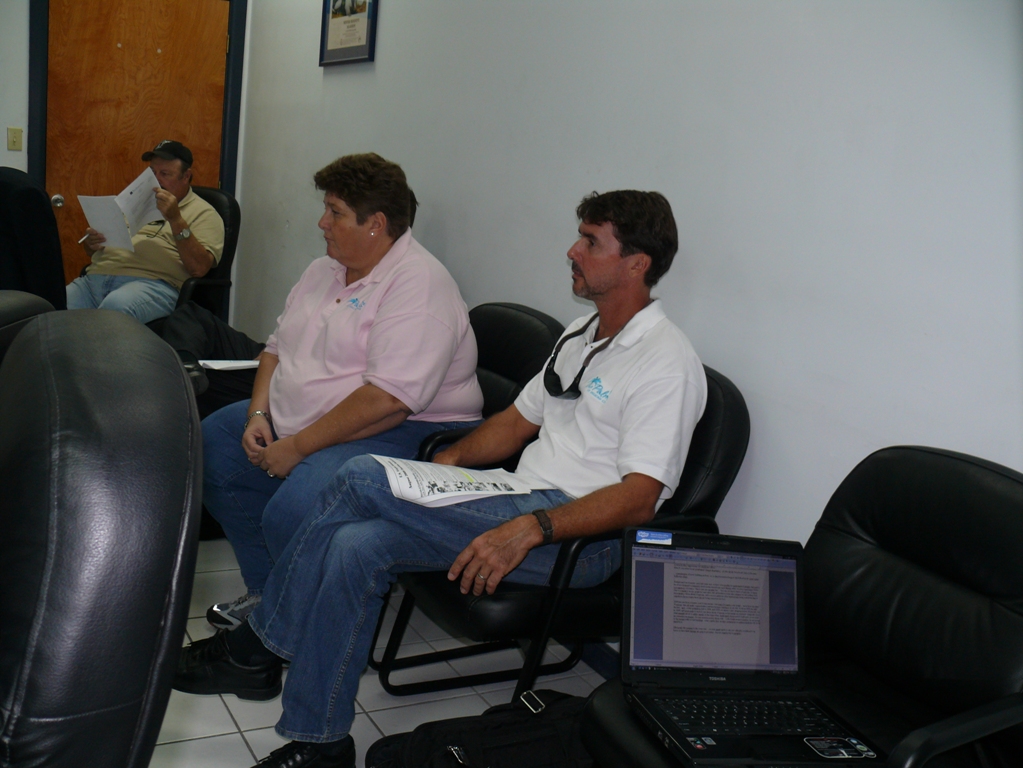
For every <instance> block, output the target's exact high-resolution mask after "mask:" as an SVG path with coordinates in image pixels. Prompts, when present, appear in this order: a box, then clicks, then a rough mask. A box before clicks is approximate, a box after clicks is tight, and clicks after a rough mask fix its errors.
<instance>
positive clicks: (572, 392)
mask: <svg viewBox="0 0 1023 768" xmlns="http://www.w3.org/2000/svg"><path fill="white" fill-rule="evenodd" d="M597 317H598V316H597V315H594V316H593V317H591V318H590V319H589V320H587V321H586V325H584V326H583V327H582V328H580V329H579V330H578V331H574V332H572V333H570V334H568V336H562V337H561V341H559V342H558V345H557V346H556V347H555V348H554V354H552V355H551V359H550V362H549V363H547V368H546V369H544V372H543V387H544V389H546V390H547V394H548V395H550V396H551V397H557V398H561V399H564V400H575V399H576V398H577V397H579V395H581V394H582V392H580V391H579V382H580V381H582V378H583V371H585V370H586V366H587V365H589V364H590V360H592V359H593V356H594V355H595V354H597V353H598V352H602V351H603V350H605V349H607V345H608V344H610V343H611V340H612V339H614V336H610V337H608V338H607V339H605V340H604V343H603V344H601V345H600V346H599V347H594V348H593V349H592V350H590V354H588V355H587V356H586V359H585V360H583V367H582V368H580V369H579V373H577V374H576V375H575V378H574V379H572V383H571V384H570V385H569V387H568V389H563V388H562V386H561V377H560V376H558V372H557V371H555V370H554V363H555V361H556V360H557V359H558V352H560V351H561V348H562V347H563V346H565V342H566V341H568V340H569V339H574V338H575V337H576V336H582V335H583V333H585V331H586V329H587V328H589V327H590V324H591V323H592V322H593V321H594V320H596V319H597ZM617 335H618V334H617V333H616V334H615V336H617Z"/></svg>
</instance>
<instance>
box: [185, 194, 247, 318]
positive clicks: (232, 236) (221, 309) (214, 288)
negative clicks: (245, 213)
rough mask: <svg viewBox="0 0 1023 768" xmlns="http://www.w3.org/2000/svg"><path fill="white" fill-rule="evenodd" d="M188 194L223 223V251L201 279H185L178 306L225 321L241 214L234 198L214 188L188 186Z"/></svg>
mask: <svg viewBox="0 0 1023 768" xmlns="http://www.w3.org/2000/svg"><path fill="white" fill-rule="evenodd" d="M192 191H193V192H195V194H197V195H198V196H199V197H201V198H202V199H203V200H205V201H206V202H207V203H209V204H210V205H212V206H213V207H214V209H216V211H217V213H219V214H220V218H222V219H223V220H224V252H223V253H222V254H221V256H220V261H219V262H218V263H217V265H216V266H215V267H213V269H211V270H210V271H209V272H207V273H206V274H205V275H204V276H203V277H201V278H192V279H191V280H186V281H185V285H182V286H181V293H182V298H181V299H180V300H179V301H178V304H179V305H180V304H183V303H185V302H186V301H189V300H191V301H194V302H196V303H197V304H199V305H200V306H203V307H205V308H206V309H208V310H209V311H210V312H212V313H213V314H215V315H216V316H217V317H219V318H220V319H221V320H225V321H226V320H227V309H228V303H229V301H230V294H231V265H232V264H234V252H235V250H237V248H238V233H239V231H240V230H241V223H242V211H241V208H240V207H239V205H238V201H237V200H235V199H234V195H232V194H231V193H230V192H225V191H224V190H222V189H217V188H216V187H195V186H193V187H192Z"/></svg>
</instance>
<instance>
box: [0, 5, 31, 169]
mask: <svg viewBox="0 0 1023 768" xmlns="http://www.w3.org/2000/svg"><path fill="white" fill-rule="evenodd" d="M8 127H11V128H21V129H22V130H23V131H24V133H22V147H23V149H22V151H21V152H10V151H8V149H7V128H8ZM27 148H28V3H27V2H25V0H0V165H6V166H7V167H8V168H17V169H18V170H20V171H27V170H28V154H27V151H26V150H27Z"/></svg>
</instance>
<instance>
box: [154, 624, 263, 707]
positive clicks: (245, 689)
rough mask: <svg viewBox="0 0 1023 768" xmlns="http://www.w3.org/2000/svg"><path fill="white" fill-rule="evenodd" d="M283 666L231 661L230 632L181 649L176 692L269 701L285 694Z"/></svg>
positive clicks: (175, 679) (218, 633)
mask: <svg viewBox="0 0 1023 768" xmlns="http://www.w3.org/2000/svg"><path fill="white" fill-rule="evenodd" d="M281 666H282V662H281V660H280V659H278V658H274V659H272V660H270V661H268V662H265V663H262V664H255V665H252V666H248V665H245V664H239V663H238V662H237V661H235V660H234V659H232V658H231V654H230V652H229V651H228V648H227V630H224V629H222V630H220V631H219V632H217V634H215V635H214V636H213V637H210V638H207V639H206V640H197V641H196V642H194V643H192V644H191V645H189V646H187V647H185V648H182V649H181V658H180V659H178V669H177V672H175V673H174V683H173V686H174V689H175V690H178V691H183V692H185V693H205V694H210V693H233V694H234V695H235V696H237V697H238V698H239V699H247V700H249V701H267V700H268V699H272V698H274V697H275V696H277V695H278V694H279V693H280V692H281Z"/></svg>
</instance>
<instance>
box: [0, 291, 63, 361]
mask: <svg viewBox="0 0 1023 768" xmlns="http://www.w3.org/2000/svg"><path fill="white" fill-rule="evenodd" d="M52 311H53V305H52V304H50V302H48V301H47V300H46V299H44V298H42V297H40V296H37V295H36V294H34V293H25V292H24V291H0V360H3V359H4V355H6V354H7V348H8V347H9V346H11V342H12V341H14V337H15V336H17V335H18V333H19V331H21V329H22V328H24V327H25V326H26V325H27V324H28V322H29V321H30V320H31V319H32V318H33V317H35V316H36V315H41V314H43V313H44V312H52Z"/></svg>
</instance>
